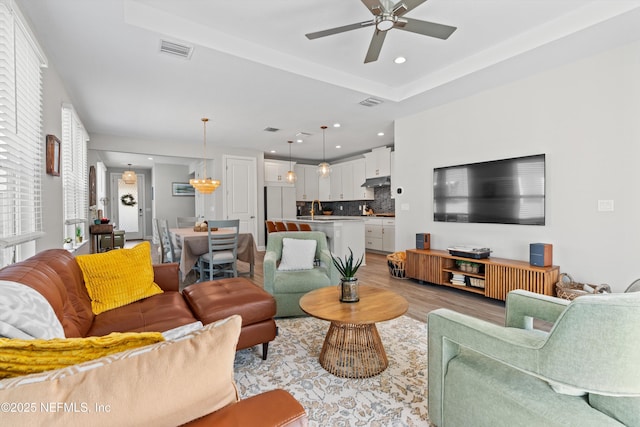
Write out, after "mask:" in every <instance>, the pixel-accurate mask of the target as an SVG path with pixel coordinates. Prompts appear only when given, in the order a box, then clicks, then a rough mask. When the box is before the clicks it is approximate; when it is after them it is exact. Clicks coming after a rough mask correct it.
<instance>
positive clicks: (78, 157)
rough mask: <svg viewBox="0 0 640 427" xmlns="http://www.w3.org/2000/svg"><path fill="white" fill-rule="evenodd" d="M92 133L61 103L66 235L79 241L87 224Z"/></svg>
mask: <svg viewBox="0 0 640 427" xmlns="http://www.w3.org/2000/svg"><path fill="white" fill-rule="evenodd" d="M88 140H89V136H88V135H87V131H86V130H85V129H84V126H83V125H82V122H81V121H80V119H79V118H78V115H77V114H76V111H75V110H74V108H73V107H72V106H71V105H68V104H65V105H63V106H62V188H63V190H62V191H63V198H64V201H63V204H64V231H65V237H71V238H72V239H74V240H75V241H76V243H78V241H79V240H80V241H82V239H83V238H84V236H85V232H86V230H85V227H86V224H87V213H88V206H87V195H88V193H89V187H88V183H87V181H88V179H87V176H88V170H87V141H88Z"/></svg>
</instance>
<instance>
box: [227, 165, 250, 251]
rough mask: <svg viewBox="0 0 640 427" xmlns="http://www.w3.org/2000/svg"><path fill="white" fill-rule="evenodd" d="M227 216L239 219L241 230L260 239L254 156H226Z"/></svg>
mask: <svg viewBox="0 0 640 427" xmlns="http://www.w3.org/2000/svg"><path fill="white" fill-rule="evenodd" d="M224 164H225V182H224V184H223V185H224V186H225V188H226V194H225V206H224V210H225V215H224V216H225V218H226V219H239V220H240V232H241V233H251V234H253V238H254V239H255V240H256V241H257V239H258V219H257V214H258V196H257V194H256V192H257V190H256V188H257V185H258V183H257V164H256V159H255V158H254V157H235V156H225V157H224Z"/></svg>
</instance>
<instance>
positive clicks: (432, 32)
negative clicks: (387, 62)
mask: <svg viewBox="0 0 640 427" xmlns="http://www.w3.org/2000/svg"><path fill="white" fill-rule="evenodd" d="M361 1H362V3H364V5H365V6H366V7H367V9H369V11H370V12H371V13H372V14H373V19H372V20H369V21H363V22H358V23H356V24H351V25H344V26H342V27H336V28H331V29H328V30H323V31H317V32H315V33H309V34H306V36H307V38H308V39H309V40H313V39H317V38H320V37H326V36H330V35H333V34H338V33H344V32H345V31H351V30H357V29H358V28H364V27H370V26H372V25H375V27H376V30H375V32H374V33H373V37H372V38H371V43H370V44H369V50H368V51H367V56H366V57H365V58H364V63H365V64H366V63H368V62H373V61H377V60H378V56H380V50H381V49H382V44H383V43H384V38H385V37H386V36H387V31H389V30H390V29H392V28H397V29H398V30H404V31H409V32H412V33H417V34H422V35H424V36H429V37H436V38H439V39H443V40H446V39H448V38H449V36H450V35H451V34H452V33H453V32H454V31H455V30H456V27H451V26H449V25H443V24H437V23H435V22H428V21H422V20H420V19H411V18H407V17H405V16H404V15H405V14H406V13H407V12H409V11H411V10H413V9H415V8H416V7H418V6H420V5H421V4H422V3H424V2H425V1H426V0H400V1H399V2H397V3H396V4H393V3H392V2H391V1H390V0H361Z"/></svg>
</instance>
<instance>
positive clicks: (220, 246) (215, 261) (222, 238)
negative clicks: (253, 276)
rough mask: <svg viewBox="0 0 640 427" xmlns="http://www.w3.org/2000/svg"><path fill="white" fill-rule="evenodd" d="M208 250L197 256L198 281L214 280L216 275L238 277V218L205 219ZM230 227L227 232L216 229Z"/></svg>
mask: <svg viewBox="0 0 640 427" xmlns="http://www.w3.org/2000/svg"><path fill="white" fill-rule="evenodd" d="M207 228H208V230H207V232H208V237H209V252H207V253H206V254H203V255H200V257H199V258H198V270H199V271H200V281H205V280H214V279H215V277H216V276H221V277H227V276H229V275H230V276H231V277H238V267H237V265H238V234H239V232H240V220H239V219H226V220H213V219H212V220H207ZM222 229H232V230H229V232H228V233H220V232H216V230H218V231H219V230H222Z"/></svg>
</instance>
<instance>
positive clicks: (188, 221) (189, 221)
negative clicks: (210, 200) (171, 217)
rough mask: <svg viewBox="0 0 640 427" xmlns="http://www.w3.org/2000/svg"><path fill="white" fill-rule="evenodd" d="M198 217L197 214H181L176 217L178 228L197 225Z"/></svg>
mask: <svg viewBox="0 0 640 427" xmlns="http://www.w3.org/2000/svg"><path fill="white" fill-rule="evenodd" d="M196 222H198V218H197V217H195V216H179V217H177V218H176V225H177V226H178V228H191V227H193V226H194V225H196Z"/></svg>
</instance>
